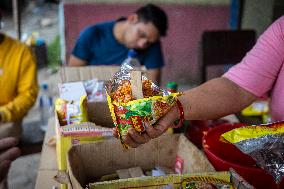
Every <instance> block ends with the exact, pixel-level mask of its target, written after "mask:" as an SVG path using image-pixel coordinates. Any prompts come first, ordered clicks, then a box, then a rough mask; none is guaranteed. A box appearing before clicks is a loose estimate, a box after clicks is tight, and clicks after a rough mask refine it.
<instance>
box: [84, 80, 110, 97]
mask: <svg viewBox="0 0 284 189" xmlns="http://www.w3.org/2000/svg"><path fill="white" fill-rule="evenodd" d="M84 87H85V89H86V92H87V95H88V101H89V102H91V101H106V93H105V90H104V81H102V80H98V79H97V78H94V79H92V80H87V81H84Z"/></svg>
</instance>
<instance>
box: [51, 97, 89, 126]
mask: <svg viewBox="0 0 284 189" xmlns="http://www.w3.org/2000/svg"><path fill="white" fill-rule="evenodd" d="M55 110H56V113H57V115H58V118H59V122H60V125H61V126H64V125H69V124H75V123H77V124H79V123H84V122H87V121H88V114H87V96H81V98H80V100H72V101H67V100H64V99H61V98H58V99H56V101H55Z"/></svg>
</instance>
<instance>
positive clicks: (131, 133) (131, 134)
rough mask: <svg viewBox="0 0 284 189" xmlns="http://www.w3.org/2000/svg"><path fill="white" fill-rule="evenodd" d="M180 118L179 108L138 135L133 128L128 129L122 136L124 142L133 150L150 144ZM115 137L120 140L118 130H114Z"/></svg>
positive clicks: (173, 109)
mask: <svg viewBox="0 0 284 189" xmlns="http://www.w3.org/2000/svg"><path fill="white" fill-rule="evenodd" d="M178 118H179V110H178V108H177V106H176V105H175V106H173V108H172V109H171V110H170V111H169V112H168V113H167V114H165V115H164V116H163V117H162V118H160V119H159V121H158V122H157V123H156V124H155V125H153V126H150V125H146V131H145V132H143V133H141V134H140V133H138V132H137V131H136V130H135V129H134V128H133V127H131V128H129V129H128V132H127V134H126V135H124V136H122V140H123V142H124V143H125V144H127V145H128V146H130V147H132V148H137V147H138V146H140V145H141V144H145V143H147V142H149V141H150V140H151V139H154V138H157V137H159V136H160V135H162V134H163V133H165V132H166V131H167V129H168V128H169V127H171V126H173V125H174V121H175V120H177V119H178ZM113 135H114V136H115V137H116V138H118V133H117V130H116V128H115V129H114V130H113Z"/></svg>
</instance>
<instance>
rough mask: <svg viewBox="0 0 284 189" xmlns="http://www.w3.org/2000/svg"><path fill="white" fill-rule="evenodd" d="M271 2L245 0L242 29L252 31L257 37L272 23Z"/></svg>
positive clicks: (271, 0)
mask: <svg viewBox="0 0 284 189" xmlns="http://www.w3.org/2000/svg"><path fill="white" fill-rule="evenodd" d="M273 5H274V1H273V0H246V1H245V4H244V12H243V20H242V29H254V30H255V31H256V33H257V35H258V36H259V35H260V34H261V33H263V31H264V30H265V29H266V28H267V27H268V26H269V25H270V24H271V23H272V18H273Z"/></svg>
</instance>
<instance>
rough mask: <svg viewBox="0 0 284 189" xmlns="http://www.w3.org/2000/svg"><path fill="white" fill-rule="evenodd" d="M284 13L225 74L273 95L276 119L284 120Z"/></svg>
mask: <svg viewBox="0 0 284 189" xmlns="http://www.w3.org/2000/svg"><path fill="white" fill-rule="evenodd" d="M283 61H284V16H282V17H281V18H279V19H278V20H277V21H275V22H274V23H273V24H272V25H271V26H269V28H268V29H267V30H266V31H265V32H264V33H263V34H262V35H261V36H260V37H259V39H258V40H257V43H256V45H255V46H254V47H253V48H252V49H251V50H250V51H249V52H248V53H247V54H246V56H245V57H244V58H243V59H242V61H241V62H240V63H239V64H237V65H236V66H234V67H232V68H231V69H230V70H229V71H228V72H227V73H225V74H224V77H226V78H228V79H230V80H232V81H233V82H235V83H236V84H237V85H239V86H240V87H242V88H244V89H246V90H247V91H249V92H251V93H253V94H254V95H256V96H258V97H264V96H271V103H270V113H271V115H272V119H273V120H274V121H281V120H284V66H283Z"/></svg>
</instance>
